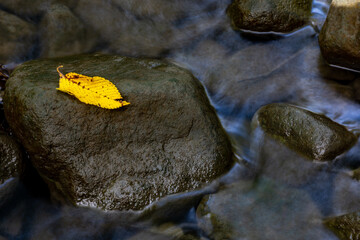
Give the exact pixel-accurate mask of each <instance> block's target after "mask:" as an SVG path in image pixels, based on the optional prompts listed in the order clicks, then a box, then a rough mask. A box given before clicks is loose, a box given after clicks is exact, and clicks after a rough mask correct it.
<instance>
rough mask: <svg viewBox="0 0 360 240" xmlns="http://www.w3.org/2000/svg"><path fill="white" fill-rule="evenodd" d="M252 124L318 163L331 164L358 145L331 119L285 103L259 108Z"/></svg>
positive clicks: (355, 139) (349, 134) (353, 138)
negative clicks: (329, 162) (340, 155)
mask: <svg viewBox="0 0 360 240" xmlns="http://www.w3.org/2000/svg"><path fill="white" fill-rule="evenodd" d="M253 124H254V128H255V127H256V126H259V127H260V128H261V129H262V130H263V131H264V132H265V133H267V134H268V135H270V136H271V137H273V138H274V139H276V140H278V141H280V142H282V143H283V144H285V145H286V146H288V147H289V148H291V149H293V150H295V151H297V152H299V153H300V154H302V155H304V156H306V157H307V158H309V159H313V160H319V161H327V160H332V159H333V158H335V157H336V156H337V155H339V154H341V153H343V152H344V151H346V150H348V149H349V148H350V147H352V146H353V145H354V144H355V143H356V141H357V138H356V136H355V135H354V134H352V133H351V132H349V131H348V130H347V129H346V128H345V127H344V126H342V125H340V124H338V123H336V122H334V121H332V120H331V119H329V118H327V117H325V116H323V115H319V114H315V113H313V112H310V111H307V110H305V109H302V108H298V107H295V106H293V105H289V104H283V103H274V104H269V105H266V106H264V107H262V108H260V109H259V110H258V111H257V113H256V115H255V116H254V119H253Z"/></svg>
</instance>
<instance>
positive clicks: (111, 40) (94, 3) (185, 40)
mask: <svg viewBox="0 0 360 240" xmlns="http://www.w3.org/2000/svg"><path fill="white" fill-rule="evenodd" d="M186 2H187V3H184V2H183V1H182V2H181V3H179V4H175V3H174V2H171V3H170V6H171V7H172V8H173V10H174V12H176V11H181V10H180V9H179V7H177V6H178V5H181V6H184V4H185V5H186V4H189V6H191V5H192V4H195V3H193V1H192V2H191V3H190V1H188V0H187V1H186ZM134 4H135V3H133V1H112V2H111V1H98V0H80V1H79V2H78V5H77V7H76V8H75V9H74V12H75V13H76V15H77V16H79V18H80V19H81V20H82V21H83V22H84V23H86V25H87V27H88V28H89V29H91V30H92V31H94V32H96V33H98V34H99V36H100V38H101V40H102V41H103V42H104V43H106V44H107V45H108V46H109V50H110V52H112V53H114V52H116V53H118V54H124V55H127V56H147V57H149V56H153V57H159V56H161V55H165V54H167V53H168V52H169V51H171V50H173V49H178V48H181V47H183V46H185V45H186V44H189V43H190V42H192V41H194V40H195V39H197V38H199V36H201V35H208V34H209V32H210V31H212V30H214V28H216V27H217V26H219V25H220V26H221V25H222V24H223V21H222V19H221V20H219V19H218V18H214V16H213V15H212V14H209V12H208V11H207V10H206V9H202V8H200V9H199V12H196V14H194V15H195V16H196V17H192V18H190V17H186V16H183V17H182V18H180V19H176V20H168V19H166V18H164V17H162V16H161V15H153V14H152V13H150V12H152V10H151V9H154V8H153V7H155V8H156V5H158V4H162V3H161V1H160V2H159V3H158V2H155V1H154V2H146V1H142V3H141V6H137V10H139V11H140V12H142V10H141V8H146V6H147V5H149V4H151V5H152V7H151V8H149V9H148V10H149V14H150V15H149V16H146V15H147V14H146V13H144V14H145V16H140V17H139V15H137V14H136V12H132V11H129V10H128V8H129V7H130V9H131V8H132V6H134ZM167 5H168V6H169V3H167ZM119 6H120V7H119ZM200 6H201V4H200ZM162 7H164V8H166V6H165V5H162ZM122 8H124V9H125V10H124V9H122ZM189 8H191V7H189ZM217 9H219V10H218V11H217V12H218V13H219V12H221V10H222V9H221V8H220V7H217ZM220 9H221V10H220ZM156 10H157V11H159V12H162V11H166V10H164V9H161V8H160V7H159V8H156ZM201 11H202V12H201ZM174 14H175V13H174ZM94 15H97V16H101V17H100V18H94V17H93V16H94ZM189 19H191V21H190V20H189Z"/></svg>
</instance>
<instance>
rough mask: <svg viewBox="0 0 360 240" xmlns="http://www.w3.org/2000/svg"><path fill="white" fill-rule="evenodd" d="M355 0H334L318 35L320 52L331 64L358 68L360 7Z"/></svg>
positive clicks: (359, 68) (359, 65)
mask: <svg viewBox="0 0 360 240" xmlns="http://www.w3.org/2000/svg"><path fill="white" fill-rule="evenodd" d="M358 4H359V2H358V1H357V0H334V1H332V2H331V6H330V10H329V13H328V15H327V18H326V21H325V24H324V26H323V28H322V29H321V32H320V35H319V44H320V47H321V52H322V54H323V56H324V58H325V59H326V61H327V62H328V63H330V64H333V65H338V66H341V67H346V68H352V69H356V70H360V64H359V61H360V39H359V34H360V30H359V29H360V23H359V20H358V18H359V14H360V8H359V6H358Z"/></svg>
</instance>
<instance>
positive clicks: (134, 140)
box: [4, 55, 232, 210]
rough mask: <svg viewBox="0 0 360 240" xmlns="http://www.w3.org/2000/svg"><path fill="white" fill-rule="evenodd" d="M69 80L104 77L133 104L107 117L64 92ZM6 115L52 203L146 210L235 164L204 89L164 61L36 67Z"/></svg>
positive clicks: (17, 75) (15, 85) (17, 87)
mask: <svg viewBox="0 0 360 240" xmlns="http://www.w3.org/2000/svg"><path fill="white" fill-rule="evenodd" d="M60 64H62V65H64V69H65V70H64V72H70V71H75V72H77V73H81V74H84V75H88V76H95V75H97V76H102V77H105V78H106V79H109V80H110V81H112V82H113V83H114V84H115V85H116V86H117V87H118V88H119V89H120V92H121V94H122V95H123V97H124V98H125V99H126V101H129V102H130V103H131V105H129V106H127V107H124V108H122V109H118V110H106V109H102V108H98V107H95V106H90V105H86V104H84V103H81V102H80V101H78V100H77V99H75V98H74V97H72V96H69V95H67V94H64V93H62V92H59V91H57V90H56V88H57V87H58V81H59V77H58V74H57V73H56V67H57V66H58V65H60ZM4 109H5V114H6V117H7V119H8V120H9V123H10V126H11V127H12V128H13V130H14V133H15V134H16V135H17V136H18V137H19V139H20V140H21V142H22V143H23V145H24V146H25V148H26V149H27V151H28V152H29V154H30V156H31V157H32V160H33V164H34V166H35V167H36V168H37V170H38V171H39V173H40V174H41V175H42V177H43V178H44V179H45V181H46V182H47V183H48V185H49V187H50V190H51V192H52V196H53V198H55V199H57V200H60V201H68V202H71V203H72V204H75V205H78V206H91V207H96V208H100V209H106V210H112V209H142V208H143V207H145V206H146V205H148V204H149V203H151V202H153V201H155V200H157V199H159V198H160V197H162V196H165V195H168V194H173V193H178V192H183V191H188V190H193V189H195V188H198V187H200V186H201V185H202V184H204V183H207V182H209V181H211V180H213V179H215V178H217V177H218V176H220V175H221V174H223V173H224V172H226V171H227V170H228V169H229V167H230V165H231V164H232V152H231V145H230V143H229V141H228V138H227V136H226V134H225V132H224V130H223V129H222V127H221V125H220V122H219V120H218V118H217V116H216V114H215V111H214V109H213V108H212V107H211V105H210V104H209V101H208V99H207V96H206V94H205V91H204V89H203V87H202V86H201V84H200V83H199V82H198V81H197V80H196V79H195V78H194V77H193V76H192V75H191V74H190V73H189V72H188V71H186V70H184V69H181V68H179V67H176V66H175V65H172V64H169V63H166V62H164V61H160V60H151V59H133V58H126V57H120V56H109V55H82V56H73V57H65V58H57V59H48V60H35V61H29V62H27V63H24V64H22V65H21V66H19V67H18V68H17V69H16V70H15V71H14V72H13V75H12V77H11V78H10V79H9V80H8V82H7V85H6V91H5V98H4Z"/></svg>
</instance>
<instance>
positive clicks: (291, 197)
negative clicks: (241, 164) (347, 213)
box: [197, 178, 334, 240]
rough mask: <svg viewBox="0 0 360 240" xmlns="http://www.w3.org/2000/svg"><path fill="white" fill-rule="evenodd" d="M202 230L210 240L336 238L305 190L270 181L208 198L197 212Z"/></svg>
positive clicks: (231, 187) (237, 185)
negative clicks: (323, 225)
mask: <svg viewBox="0 0 360 240" xmlns="http://www.w3.org/2000/svg"><path fill="white" fill-rule="evenodd" d="M197 217H198V222H199V226H200V228H201V229H202V230H203V231H204V232H205V233H206V234H207V235H208V236H209V237H210V239H215V240H220V239H234V240H235V239H248V240H258V239H264V240H266V239H271V240H273V239H278V240H288V239H294V240H295V239H299V240H303V239H309V240H310V239H311V240H317V239H334V238H331V237H329V236H328V234H327V232H326V231H324V229H322V227H321V223H320V222H319V220H320V219H321V215H320V213H319V211H318V210H317V208H316V206H315V204H314V203H313V202H312V201H311V199H310V198H309V197H308V196H307V194H304V192H303V191H301V190H297V189H289V188H286V187H284V186H281V185H277V184H275V183H274V182H272V181H271V180H268V179H266V178H262V179H259V180H258V181H256V182H237V183H234V184H231V185H229V186H228V187H226V188H225V189H223V190H222V191H219V192H218V193H216V194H212V195H209V196H207V197H205V198H204V199H203V200H202V202H201V203H200V205H199V207H198V209H197Z"/></svg>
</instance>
